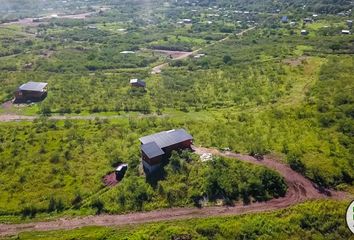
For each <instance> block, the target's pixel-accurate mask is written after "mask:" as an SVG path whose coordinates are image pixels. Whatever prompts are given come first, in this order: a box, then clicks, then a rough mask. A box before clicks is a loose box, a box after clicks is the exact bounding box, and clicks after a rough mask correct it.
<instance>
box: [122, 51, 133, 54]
mask: <svg viewBox="0 0 354 240" xmlns="http://www.w3.org/2000/svg"><path fill="white" fill-rule="evenodd" d="M120 53H122V54H134V53H135V52H134V51H121V52H120Z"/></svg>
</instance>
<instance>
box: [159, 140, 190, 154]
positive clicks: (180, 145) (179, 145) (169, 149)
mask: <svg viewBox="0 0 354 240" xmlns="http://www.w3.org/2000/svg"><path fill="white" fill-rule="evenodd" d="M192 143H193V142H192V140H186V141H184V142H180V143H177V144H175V145H171V146H168V147H165V148H163V149H162V150H163V151H164V152H165V154H166V156H167V157H170V156H171V152H172V151H173V150H175V151H177V150H181V149H187V148H191V145H192Z"/></svg>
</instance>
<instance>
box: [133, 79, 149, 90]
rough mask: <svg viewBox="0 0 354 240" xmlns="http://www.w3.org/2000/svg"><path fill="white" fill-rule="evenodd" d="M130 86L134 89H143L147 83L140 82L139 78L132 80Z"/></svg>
mask: <svg viewBox="0 0 354 240" xmlns="http://www.w3.org/2000/svg"><path fill="white" fill-rule="evenodd" d="M130 85H131V86H132V87H141V88H145V87H146V83H145V82H144V81H143V80H139V79H137V78H134V79H130Z"/></svg>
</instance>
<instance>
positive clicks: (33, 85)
mask: <svg viewBox="0 0 354 240" xmlns="http://www.w3.org/2000/svg"><path fill="white" fill-rule="evenodd" d="M47 85H48V83H45V82H28V83H25V84H22V85H21V86H20V87H19V90H22V91H35V92H42V91H43V90H44V88H45V87H46V86H47Z"/></svg>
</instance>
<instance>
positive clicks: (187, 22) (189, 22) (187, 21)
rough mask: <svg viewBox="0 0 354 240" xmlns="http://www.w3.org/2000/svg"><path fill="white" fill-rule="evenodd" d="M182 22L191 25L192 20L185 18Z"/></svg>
mask: <svg viewBox="0 0 354 240" xmlns="http://www.w3.org/2000/svg"><path fill="white" fill-rule="evenodd" d="M182 21H183V23H185V24H191V23H192V19H189V18H185V19H183V20H182Z"/></svg>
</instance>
